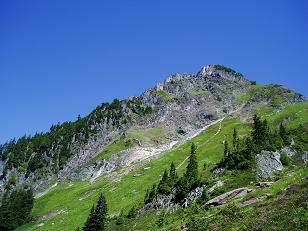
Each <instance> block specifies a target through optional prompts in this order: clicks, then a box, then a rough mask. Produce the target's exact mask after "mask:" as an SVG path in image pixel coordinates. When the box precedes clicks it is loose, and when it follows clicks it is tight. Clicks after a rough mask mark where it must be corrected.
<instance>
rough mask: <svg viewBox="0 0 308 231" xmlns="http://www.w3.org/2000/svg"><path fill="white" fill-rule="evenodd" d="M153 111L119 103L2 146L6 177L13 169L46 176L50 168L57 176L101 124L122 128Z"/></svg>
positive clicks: (137, 102) (133, 102)
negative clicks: (131, 115) (76, 150)
mask: <svg viewBox="0 0 308 231" xmlns="http://www.w3.org/2000/svg"><path fill="white" fill-rule="evenodd" d="M150 111H151V109H150V108H148V107H146V106H144V105H143V104H142V102H141V100H140V99H139V98H134V99H132V100H123V101H119V100H117V99H115V100H114V101H113V102H112V103H103V104H102V105H101V106H98V107H97V108H96V109H95V110H94V111H92V112H91V113H90V114H89V115H88V116H86V117H84V118H81V117H80V116H78V119H77V120H76V121H75V122H64V123H63V124H57V125H53V126H51V128H50V131H49V132H46V133H37V134H35V135H34V136H23V137H21V138H19V139H18V140H15V139H13V140H11V141H9V142H7V143H5V144H3V145H0V157H1V159H2V160H3V161H4V160H7V162H6V165H5V170H4V172H3V175H2V177H3V176H4V175H5V174H6V172H7V171H8V170H9V169H12V168H17V169H19V170H21V171H25V172H26V174H27V175H29V174H30V173H31V172H35V171H36V170H40V172H41V173H42V174H44V173H45V171H46V170H47V167H49V169H50V170H52V171H53V172H54V173H56V172H58V171H59V169H61V168H62V167H63V166H64V164H65V163H66V162H67V160H68V159H69V158H70V156H71V155H72V154H73V151H74V146H76V147H75V148H78V147H79V146H82V145H84V144H86V143H87V142H88V139H89V137H90V136H93V135H95V134H96V133H97V132H98V131H99V126H98V125H99V124H101V123H106V124H107V125H108V126H114V127H119V126H122V125H123V124H126V123H128V122H129V120H130V119H131V117H130V113H131V114H136V115H139V116H143V115H145V114H147V113H149V112H150ZM127 112H130V113H127ZM46 159H50V160H51V161H49V162H48V161H46ZM49 165H52V166H49Z"/></svg>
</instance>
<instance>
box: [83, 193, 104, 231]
mask: <svg viewBox="0 0 308 231" xmlns="http://www.w3.org/2000/svg"><path fill="white" fill-rule="evenodd" d="M107 212H108V210H107V204H106V199H105V197H104V196H103V194H102V193H101V194H100V196H99V199H98V202H97V205H96V207H95V209H94V206H93V207H92V209H91V212H90V215H89V217H88V219H87V221H86V223H85V225H84V227H83V230H84V231H102V230H104V229H105V225H106V223H107Z"/></svg>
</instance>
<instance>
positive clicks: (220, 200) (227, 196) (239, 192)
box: [206, 188, 252, 206]
mask: <svg viewBox="0 0 308 231" xmlns="http://www.w3.org/2000/svg"><path fill="white" fill-rule="evenodd" d="M251 191H252V189H249V188H238V189H234V190H232V191H230V192H226V193H224V194H222V195H220V196H217V197H215V198H213V199H211V200H209V201H208V202H206V205H213V206H217V205H222V204H224V203H226V202H228V201H230V200H231V199H235V198H238V197H242V196H245V195H246V194H247V193H249V192H251Z"/></svg>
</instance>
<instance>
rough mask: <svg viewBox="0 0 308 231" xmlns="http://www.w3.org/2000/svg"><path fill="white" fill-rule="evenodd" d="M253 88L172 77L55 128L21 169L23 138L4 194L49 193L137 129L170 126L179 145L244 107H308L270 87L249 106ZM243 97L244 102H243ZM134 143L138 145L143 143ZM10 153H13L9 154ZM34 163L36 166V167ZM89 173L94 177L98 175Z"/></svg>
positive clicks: (237, 80) (4, 168) (223, 74)
mask: <svg viewBox="0 0 308 231" xmlns="http://www.w3.org/2000/svg"><path fill="white" fill-rule="evenodd" d="M254 84H255V83H254V82H251V81H249V80H247V79H245V77H244V76H243V75H242V74H240V73H238V72H236V71H234V70H232V69H230V68H227V67H224V66H221V65H207V66H204V67H202V68H201V70H200V71H199V72H197V73H196V74H175V75H172V76H169V77H167V78H166V80H165V81H164V82H163V83H158V84H157V85H156V86H155V87H153V88H151V89H149V90H147V91H145V92H143V93H142V94H141V95H140V96H137V97H129V98H128V99H124V100H120V101H119V100H114V101H113V102H112V103H111V104H108V103H107V104H106V103H104V104H102V105H101V106H98V107H97V108H96V109H95V110H93V111H92V112H91V113H90V114H89V115H88V116H86V117H84V118H78V119H77V121H76V122H74V123H76V124H77V125H76V126H75V125H74V126H73V128H71V127H72V124H74V123H72V122H65V123H63V124H61V125H59V124H58V125H55V126H52V128H51V129H50V132H49V133H47V134H52V133H53V131H55V133H59V135H58V137H56V138H53V137H51V138H50V139H49V140H47V141H46V139H45V138H46V137H44V135H42V138H41V137H38V138H40V139H41V140H40V139H38V146H39V147H38V149H37V150H34V151H32V153H30V152H29V153H28V154H27V155H28V157H27V156H23V157H22V158H23V159H24V160H26V161H21V162H22V163H19V162H20V160H17V161H15V162H16V163H15V162H14V159H13V161H12V157H14V158H15V159H16V157H18V155H22V153H20V152H17V154H16V153H15V150H14V149H16V146H18V145H17V144H19V143H18V142H19V141H21V142H20V143H21V144H20V145H19V146H21V148H20V149H21V150H23V149H22V147H24V146H26V148H27V147H29V145H30V144H33V143H34V141H35V140H34V141H32V140H31V138H27V137H24V138H21V139H19V141H18V142H16V141H14V142H12V143H11V144H10V143H9V145H4V146H2V148H1V159H2V160H1V164H0V166H1V168H0V170H1V178H0V179H1V185H0V188H1V193H3V192H4V191H6V188H8V189H9V188H10V187H11V186H12V188H14V187H17V186H18V185H23V184H24V183H26V184H27V185H32V186H31V187H33V183H34V187H33V188H34V190H35V191H39V190H40V189H42V188H44V187H46V185H48V184H49V183H48V182H51V181H53V180H55V179H57V180H59V179H66V178H67V176H69V175H70V174H71V173H72V172H74V171H75V170H76V169H78V168H79V167H80V166H83V165H85V164H86V163H88V162H89V161H90V160H91V159H92V158H93V157H95V156H96V155H98V153H99V152H101V151H102V150H103V149H104V147H105V146H106V145H108V144H110V143H111V142H116V141H117V140H119V139H120V137H121V136H123V134H125V133H126V132H127V131H130V129H131V128H133V127H136V128H137V130H138V131H139V130H140V129H150V128H156V127H157V126H159V125H160V124H162V123H165V124H168V130H169V131H168V135H166V136H168V137H169V139H172V138H173V139H175V138H179V137H181V136H182V135H183V134H187V133H189V132H192V131H195V130H196V129H200V128H202V127H203V126H206V125H207V124H208V123H210V122H211V121H213V120H214V119H218V118H221V117H222V116H223V115H226V114H229V112H230V111H234V110H236V109H239V108H240V107H242V109H241V110H242V112H244V111H245V110H246V111H247V112H248V111H250V110H251V109H252V108H253V107H255V106H256V105H257V106H260V105H259V104H260V103H263V104H266V103H268V102H270V101H272V97H273V96H277V97H278V96H279V95H280V94H281V95H282V96H285V99H281V98H279V100H280V101H282V103H283V102H286V103H296V102H305V101H306V99H305V97H303V96H301V95H300V94H297V93H294V92H293V91H291V90H289V89H285V88H282V87H280V86H278V85H273V86H271V85H265V87H264V89H265V90H266V91H269V92H270V93H271V91H275V92H274V94H273V95H268V92H266V91H265V92H263V91H261V92H258V94H255V93H254V94H253V96H252V97H255V98H252V99H249V100H248V102H244V101H241V100H242V98H245V97H246V95H247V94H249V92H250V91H251V89H252V88H253V87H254V86H258V85H254ZM269 86H270V87H269ZM258 87H259V86H258ZM260 88H262V87H260ZM267 88H269V90H267ZM264 89H263V90H264ZM238 96H241V97H242V98H241V99H238V98H239V97H238ZM244 96H245V97H244ZM280 101H279V103H281V102H280ZM243 114H245V113H243ZM71 129H73V132H72V133H70V134H69V135H67V133H65V132H64V133H63V132H62V131H63V130H64V131H65V130H71ZM180 132H182V133H183V134H182V135H181V134H180ZM62 133H63V134H62ZM66 136H67V137H66ZM32 139H33V138H32ZM65 139H66V141H65V142H64V141H63V140H65ZM134 139H135V138H133V142H140V140H139V141H134ZM141 141H142V140H141ZM15 142H16V144H15ZM44 142H45V143H44ZM158 142H159V141H158ZM161 142H162V141H161ZM23 145H24V146H23ZM27 145H28V146H27ZM134 145H135V144H134ZM138 145H140V144H138ZM147 145H148V144H147ZM147 145H145V146H147ZM10 146H11V147H10ZM19 146H18V147H19ZM141 146H142V144H141ZM10 148H11V149H13V151H12V150H9V149H10ZM12 153H13V154H12ZM14 153H15V154H14ZM18 153H20V154H18ZM10 157H11V158H10ZM35 158H37V160H36V159H35ZM32 160H34V166H32V167H31V165H30V164H31V163H32V162H31V161H32ZM36 162H39V164H37V163H36ZM96 164H97V163H96ZM101 164H106V163H99V164H97V165H96V166H95V168H97V167H99V165H101ZM94 165H95V164H94ZM29 166H30V167H29ZM42 169H43V170H42ZM89 172H93V169H91V170H89ZM73 175H74V176H73V178H71V179H74V177H76V174H73ZM12 178H16V179H13V180H12ZM77 178H78V177H77ZM68 179H70V177H69V178H68ZM10 181H13V184H11V183H10V185H9V186H8V183H9V182H10Z"/></svg>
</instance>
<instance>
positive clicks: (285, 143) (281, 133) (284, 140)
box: [279, 123, 290, 145]
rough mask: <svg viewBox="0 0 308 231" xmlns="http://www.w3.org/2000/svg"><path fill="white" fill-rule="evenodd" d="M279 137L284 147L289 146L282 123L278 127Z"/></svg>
mask: <svg viewBox="0 0 308 231" xmlns="http://www.w3.org/2000/svg"><path fill="white" fill-rule="evenodd" d="M279 135H280V137H281V139H282V141H283V143H284V145H289V144H290V141H289V136H288V133H287V130H286V128H285V126H283V124H282V123H281V124H280V126H279Z"/></svg>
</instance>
